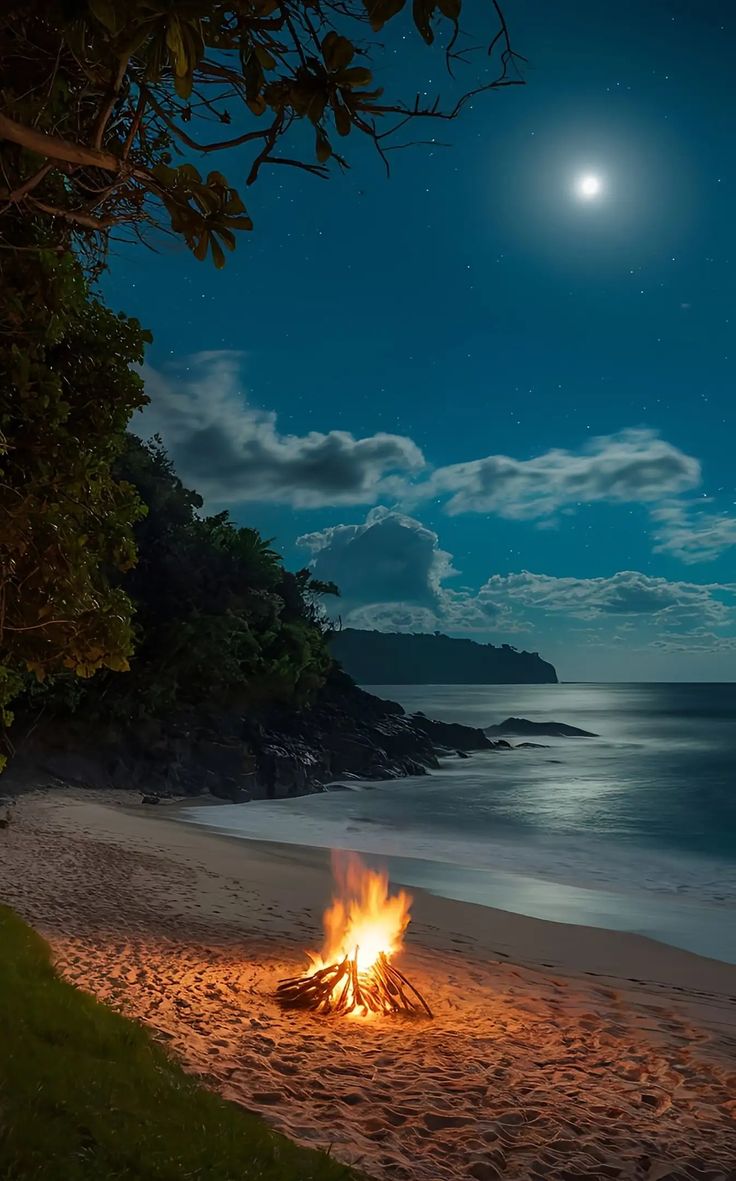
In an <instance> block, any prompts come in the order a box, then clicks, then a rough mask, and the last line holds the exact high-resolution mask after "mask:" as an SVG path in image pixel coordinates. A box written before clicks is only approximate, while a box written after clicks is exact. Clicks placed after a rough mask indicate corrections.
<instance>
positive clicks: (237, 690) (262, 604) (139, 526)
mask: <svg viewBox="0 0 736 1181" xmlns="http://www.w3.org/2000/svg"><path fill="white" fill-rule="evenodd" d="M113 476H114V477H115V478H116V479H117V480H118V481H119V482H120V483H121V484H122V485H123V486H127V487H130V486H133V487H134V488H135V490H136V492H137V494H138V496H139V497H140V500H141V501H142V503H143V504H144V505H145V506H146V514H145V516H141V517H140V518H139V520H138V522H137V523H136V525H135V527H134V533H135V543H136V547H137V552H138V562H137V564H136V566H135V567H132V568H131V569H129V570H128V571H126V572H124V573H122V574H121V575H119V576H118V579H117V581H118V583H119V586H120V588H121V589H122V590H123V591H124V592H125V594H126V595H128V596H129V597H130V599H131V600H132V601H133V603H134V605H135V631H136V652H135V656H134V658H133V660H132V661H131V671H130V673H129V674H127V675H126V676H125V677H117V676H114V675H107V674H103V676H102V677H100V678H97V682H96V685H95V692H94V702H92V701H90V699H89V698H90V695H84V694H83V695H82V697H83V698H84V699H85V700H83V704H84V706H85V707H86V708H87V709H90V710H92V711H93V712H97V713H98V714H100V713H102V714H103V715H107V716H109V715H114V716H121V717H130V716H132V715H134V714H136V713H142V714H154V715H157V716H160V715H161V713H162V712H166V711H169V710H171V709H175V708H178V707H181V706H186V705H198V704H202V703H208V704H210V705H214V704H218V703H219V704H222V703H229V704H233V703H234V702H237V703H238V704H241V705H244V704H253V703H255V702H263V701H271V700H279V701H284V702H293V701H304V700H306V699H307V698H308V697H309V696H310V695H311V693H312V692H313V690H314V689H316V688H318V687H319V686H320V685H321V684H322V682H323V680H324V677H325V675H326V673H327V670H328V667H329V663H330V661H329V655H328V651H327V645H326V641H325V636H324V628H323V626H322V625H321V617H320V614H319V612H318V609H317V600H318V597H319V596H321V595H323V594H326V593H336V588H335V587H334V586H332V584H327V583H320V582H313V580H312V579H311V578H310V576H309V572H308V571H300V572H299V574H297V575H293V574H290V573H288V572H287V571H285V570H284V568H283V566H282V563H281V558H280V557H279V555H278V554H277V553H276V552H275V551H274V550H273V549H272V548H271V545H270V543H269V542H268V541H266V540H265V539H264V538H263V537H261V535H260V534H259V533H258V532H257V530H255V529H249V528H247V527H238V526H236V525H235V524H233V522H231V521H230V519H229V517H228V514H227V513H217V514H215V515H214V516H209V517H208V516H202V515H200V513H199V511H198V510H199V509H200V508H201V506H202V501H201V498H200V497H199V496H198V495H197V493H196V492H192V491H190V490H189V489H187V488H185V487H184V485H183V484H182V482H181V480H180V479H179V478H178V476H177V475H176V472H175V471H174V469H173V466H172V464H171V461H170V460H169V458H168V456H167V455H166V452H165V451H164V449H163V446H162V445H161V443H160V441H158V440H153V441H152V442H150V443H148V444H146V443H143V442H141V440H140V439H137V438H136V437H135V436H132V435H128V436H127V437H126V440H125V445H124V447H123V449H122V452H121V454H120V455H119V457H118V458H117V459H116V461H115V463H114V465H113ZM71 696H72V699H73V700H74V702H75V703H76V702H78V700H79V694H78V692H77V691H76V690H75V691H74V692H73V693H72V695H71Z"/></svg>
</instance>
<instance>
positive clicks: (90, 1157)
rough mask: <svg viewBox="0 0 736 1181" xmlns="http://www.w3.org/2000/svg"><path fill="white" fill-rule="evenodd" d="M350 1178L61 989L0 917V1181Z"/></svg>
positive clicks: (138, 1029) (41, 952) (46, 963)
mask: <svg viewBox="0 0 736 1181" xmlns="http://www.w3.org/2000/svg"><path fill="white" fill-rule="evenodd" d="M328 1139H329V1129H327V1128H326V1129H325V1140H326V1141H327V1140H328ZM351 1177H352V1178H354V1177H355V1174H353V1173H351V1172H350V1171H349V1170H347V1169H346V1168H345V1167H344V1166H342V1165H339V1164H337V1163H336V1162H335V1161H333V1160H331V1159H330V1158H329V1157H328V1156H327V1155H326V1154H324V1153H317V1152H312V1151H308V1150H305V1149H301V1148H298V1147H297V1146H296V1145H295V1144H292V1143H291V1142H290V1141H289V1140H287V1139H286V1138H285V1137H283V1136H280V1135H278V1134H277V1133H275V1132H273V1131H271V1130H270V1129H269V1128H268V1127H267V1126H266V1125H265V1124H264V1123H263V1122H262V1121H261V1120H260V1119H258V1118H257V1117H256V1116H253V1115H248V1114H247V1113H245V1112H243V1111H241V1110H240V1109H239V1108H238V1107H236V1106H234V1105H232V1104H229V1103H226V1102H225V1101H224V1100H223V1099H220V1098H219V1097H218V1096H217V1095H214V1094H212V1093H211V1092H210V1091H208V1090H206V1089H205V1088H204V1087H202V1086H201V1085H200V1084H198V1083H197V1082H196V1080H195V1079H193V1078H191V1077H190V1076H188V1075H186V1074H185V1073H184V1072H183V1071H182V1070H181V1069H180V1067H179V1066H178V1065H177V1064H176V1063H174V1062H173V1061H172V1060H171V1058H170V1057H169V1055H168V1054H167V1053H166V1052H165V1051H164V1050H163V1049H161V1048H160V1047H159V1046H157V1045H156V1044H155V1043H154V1042H153V1041H152V1039H151V1037H150V1036H149V1035H148V1033H147V1032H146V1031H145V1030H144V1029H143V1027H142V1026H140V1025H137V1024H136V1023H135V1022H132V1021H127V1020H125V1018H123V1017H120V1016H118V1015H117V1014H116V1013H113V1012H112V1011H111V1010H110V1009H107V1008H105V1006H104V1005H100V1004H98V1003H97V1002H96V1001H94V1000H93V999H92V998H91V997H89V996H86V995H85V994H84V993H83V992H79V991H78V990H77V989H75V988H72V987H71V985H68V984H65V983H64V982H63V981H62V980H60V979H59V977H58V976H57V975H56V973H55V972H54V970H53V968H52V966H51V962H50V958H49V951H48V947H47V945H46V944H45V943H44V941H43V940H42V939H41V938H40V937H39V936H38V935H37V934H36V933H35V932H34V931H32V930H30V928H29V927H27V926H26V925H25V924H24V923H22V922H21V921H20V919H19V918H18V917H17V916H16V915H15V914H13V912H12V911H10V910H8V909H6V908H5V907H0V1178H2V1181H17V1179H21V1178H22V1179H23V1181H30V1179H33V1181H128V1179H130V1181H133V1179H134V1178H135V1181H175V1179H176V1181H251V1179H253V1181H256V1179H257V1181H338V1179H339V1181H348V1179H349V1178H351Z"/></svg>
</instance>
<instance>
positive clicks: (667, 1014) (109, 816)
mask: <svg viewBox="0 0 736 1181" xmlns="http://www.w3.org/2000/svg"><path fill="white" fill-rule="evenodd" d="M413 893H414V895H415V900H414V905H413V908H412V922H411V925H410V927H409V932H408V938H407V946H406V949H405V951H404V952H403V953H402V955H401V957H400V959H399V961H398V963H399V966H400V967H401V968H402V970H404V971H405V972H407V974H409V975H410V976H411V978H412V979H413V980H415V982H416V984H417V985H418V986H419V987H420V989H421V990H422V992H423V993H424V994H425V995H426V996H427V997H428V999H430V1001H431V1003H432V1006H433V1008H434V1011H435V1019H434V1021H431V1022H429V1021H417V1022H412V1021H404V1020H400V1019H391V1018H380V1019H378V1018H377V1019H373V1020H368V1021H366V1020H362V1019H342V1020H335V1019H330V1018H328V1017H315V1016H311V1015H305V1014H298V1013H284V1012H282V1011H281V1010H280V1009H279V1008H278V1006H277V1005H276V1004H275V1002H274V1000H273V995H272V994H273V989H274V987H275V984H276V982H277V981H278V979H279V978H280V977H282V976H285V975H292V974H294V973H295V972H297V971H299V970H300V969H301V968H302V967H303V966H304V965H305V963H306V956H305V954H304V953H305V950H306V949H307V948H317V947H318V946H319V944H320V941H321V914H322V911H323V909H324V907H325V905H326V904H327V902H328V901H329V897H330V894H331V881H330V874H329V859H328V856H327V854H326V853H325V852H324V851H323V850H311V849H304V848H299V847H294V846H278V845H266V844H257V843H254V842H249V841H243V840H237V839H228V838H226V837H221V836H217V835H213V834H211V833H209V832H206V831H204V830H202V829H200V828H198V827H195V826H193V825H187V824H182V823H180V822H178V821H177V820H176V819H175V817H174V814H173V813H172V812H171V811H170V810H169V809H166V808H163V807H160V808H159V809H150V808H145V807H142V806H136V805H131V803H130V801H129V799H128V797H124V796H121V795H120V794H113V793H107V794H104V793H97V792H95V793H93V792H79V791H54V792H49V793H34V794H30V795H27V796H24V797H22V799H21V800H20V801H19V802H18V804H17V806H16V807H15V809H14V814H13V819H12V822H11V824H10V825H9V826H8V828H6V829H3V830H0V900H2V901H3V902H6V903H8V904H9V905H11V906H13V907H15V909H16V910H17V911H18V912H19V913H20V914H21V915H22V916H23V917H24V918H26V919H27V920H28V921H29V922H31V923H32V924H33V925H34V926H35V927H36V928H37V929H38V930H39V931H40V932H41V933H42V934H43V935H44V936H45V937H46V938H47V939H48V940H49V942H50V943H51V946H52V949H53V952H54V956H55V959H56V963H57V966H58V968H59V971H60V972H61V973H62V975H63V976H64V977H65V978H67V979H68V980H70V981H72V982H73V983H75V984H77V985H78V986H79V987H82V988H84V989H86V990H88V991H89V992H91V993H93V994H94V995H95V996H97V997H98V998H99V999H100V1000H103V1001H105V1002H106V1003H108V1004H110V1005H112V1006H113V1007H114V1008H116V1009H119V1010H120V1011H121V1012H124V1013H126V1014H127V1015H129V1016H132V1017H135V1018H137V1019H139V1020H141V1021H143V1022H145V1023H146V1024H147V1025H148V1026H149V1027H150V1028H151V1029H152V1031H153V1033H154V1034H155V1035H156V1036H157V1037H159V1038H160V1039H161V1040H163V1041H165V1042H167V1043H168V1045H169V1046H170V1048H171V1050H172V1052H173V1053H175V1054H176V1055H177V1056H178V1057H179V1058H180V1059H181V1060H182V1061H183V1063H184V1064H185V1066H186V1067H187V1068H188V1069H190V1070H192V1071H193V1072H196V1073H198V1074H200V1075H202V1076H203V1077H204V1079H205V1081H206V1082H208V1084H209V1085H211V1086H212V1087H214V1088H216V1089H217V1090H218V1091H220V1092H221V1093H222V1094H223V1095H224V1096H226V1097H227V1098H228V1099H231V1100H233V1101H235V1102H237V1103H240V1104H242V1105H243V1106H244V1107H247V1108H248V1109H249V1110H253V1111H258V1112H260V1113H261V1114H262V1115H263V1116H264V1118H265V1119H267V1120H268V1121H269V1122H270V1123H272V1124H273V1125H274V1126H275V1127H278V1128H279V1129H280V1130H281V1131H284V1132H286V1133H287V1134H288V1135H290V1136H292V1137H293V1138H294V1139H296V1140H298V1141H300V1142H302V1143H305V1144H310V1145H313V1146H320V1147H328V1146H331V1147H332V1151H333V1153H334V1155H335V1156H337V1157H338V1158H339V1159H341V1160H344V1161H347V1162H351V1163H356V1164H359V1165H360V1166H361V1167H362V1168H363V1169H364V1170H365V1171H366V1173H367V1174H368V1175H369V1176H372V1177H374V1178H376V1179H378V1178H405V1179H416V1181H445V1179H447V1181H450V1179H460V1178H475V1179H476V1181H493V1179H495V1178H515V1179H517V1181H521V1179H527V1178H532V1179H534V1181H537V1179H539V1181H542V1179H548V1178H549V1179H555V1181H556V1179H559V1181H563V1179H564V1181H572V1179H578V1178H589V1179H590V1181H594V1179H600V1178H608V1177H611V1178H616V1177H618V1178H623V1179H626V1181H643V1179H648V1181H664V1179H666V1178H670V1179H671V1181H726V1179H727V1181H735V1179H736V967H734V966H733V965H728V964H724V963H720V962H717V961H714V960H707V959H703V958H700V957H698V956H695V955H691V954H690V953H688V952H683V951H678V950H676V949H674V948H670V947H666V946H664V945H661V944H657V943H655V942H652V941H650V940H647V939H644V938H639V937H637V936H632V935H626V934H621V933H618V932H611V931H600V930H596V929H593V928H585V927H572V926H565V925H562V924H556V923H550V922H543V921H540V920H537V919H531V918H526V917H524V916H520V915H516V914H507V913H505V912H503V911H497V910H490V909H488V908H486V907H480V906H474V905H472V904H468V903H459V902H452V901H448V900H445V899H441V898H436V897H433V896H431V895H429V894H425V893H423V892H422V891H420V890H418V891H413Z"/></svg>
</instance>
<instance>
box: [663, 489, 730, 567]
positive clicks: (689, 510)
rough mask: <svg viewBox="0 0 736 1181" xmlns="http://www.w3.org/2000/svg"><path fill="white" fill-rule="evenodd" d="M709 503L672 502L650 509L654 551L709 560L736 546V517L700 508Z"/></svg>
mask: <svg viewBox="0 0 736 1181" xmlns="http://www.w3.org/2000/svg"><path fill="white" fill-rule="evenodd" d="M709 503H710V501H709V500H705V499H704V500H701V501H698V502H696V503H692V502H685V503H679V504H678V503H676V502H672V503H669V504H664V505H661V506H659V507H658V508H654V509H652V510H651V517H652V520H653V521H655V522H656V523H657V527H656V530H655V534H654V537H655V546H654V549H655V552H656V553H665V554H673V555H674V557H676V558H679V559H680V561H682V562H688V563H694V562H710V561H713V560H714V559H715V558H719V557H720V556H721V554H723V553H725V552H726V551H727V550H729V549H732V548H733V547H734V546H736V517H730V516H728V515H727V514H726V513H716V512H713V511H712V510H711V509H709V508H703V507H702V506H703V504H709Z"/></svg>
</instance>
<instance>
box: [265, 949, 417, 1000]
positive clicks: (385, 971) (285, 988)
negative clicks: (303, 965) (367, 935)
mask: <svg viewBox="0 0 736 1181" xmlns="http://www.w3.org/2000/svg"><path fill="white" fill-rule="evenodd" d="M276 999H277V1001H278V1002H279V1004H280V1005H281V1006H282V1007H283V1008H285V1009H307V1010H311V1011H312V1012H315V1013H333V1014H336V1015H346V1014H348V1013H354V1012H361V1011H362V1012H363V1013H364V1014H367V1013H385V1014H388V1013H405V1014H410V1015H412V1016H421V1015H422V1014H424V1015H425V1016H426V1017H431V1016H432V1010H431V1009H430V1007H429V1005H428V1004H427V1002H426V1001H425V999H424V997H423V996H422V994H421V993H420V992H419V991H418V989H416V988H415V987H414V985H413V984H411V983H410V982H409V981H408V980H407V978H406V976H404V975H402V973H401V972H399V970H398V968H395V967H394V966H393V964H391V963H390V961H389V960H388V958H387V956H385V955H384V954H383V952H382V953H381V954H380V955H379V956H378V958H377V959H376V961H375V962H374V963H373V964H372V966H371V967H370V968H369V969H368V970H367V971H365V972H359V971H358V948H357V947H356V949H355V952H354V954H353V955H352V956H347V955H346V956H345V958H344V959H342V960H340V961H338V962H336V963H334V964H328V965H327V967H326V968H320V969H319V970H318V971H316V972H313V973H312V974H311V975H309V976H292V977H290V978H289V979H287V980H282V981H281V982H280V984H279V986H278V988H277V989H276Z"/></svg>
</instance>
